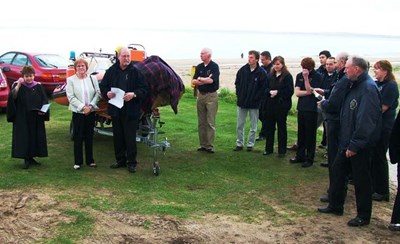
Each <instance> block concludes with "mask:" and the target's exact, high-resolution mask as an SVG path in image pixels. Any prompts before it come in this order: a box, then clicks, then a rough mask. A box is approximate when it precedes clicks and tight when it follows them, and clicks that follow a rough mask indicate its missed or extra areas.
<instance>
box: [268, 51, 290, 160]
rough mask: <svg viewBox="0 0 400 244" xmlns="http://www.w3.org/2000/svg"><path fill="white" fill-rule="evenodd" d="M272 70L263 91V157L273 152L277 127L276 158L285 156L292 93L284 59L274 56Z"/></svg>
mask: <svg viewBox="0 0 400 244" xmlns="http://www.w3.org/2000/svg"><path fill="white" fill-rule="evenodd" d="M272 64H273V68H272V70H271V73H270V74H269V75H268V77H267V82H266V89H265V95H264V96H265V99H266V101H265V105H264V118H263V119H264V123H265V125H266V143H265V151H264V153H263V155H269V154H271V153H273V151H274V135H275V128H276V126H277V127H278V156H279V157H283V156H285V154H286V145H287V125H286V119H287V115H288V112H289V110H290V109H291V107H292V95H293V93H294V87H293V77H292V75H291V74H290V73H289V71H288V69H287V67H286V65H285V59H284V58H283V57H281V56H276V57H275V58H274V59H273V60H272Z"/></svg>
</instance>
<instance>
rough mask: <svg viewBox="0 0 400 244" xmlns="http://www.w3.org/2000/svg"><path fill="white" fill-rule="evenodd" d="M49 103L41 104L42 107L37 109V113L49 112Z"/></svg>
mask: <svg viewBox="0 0 400 244" xmlns="http://www.w3.org/2000/svg"><path fill="white" fill-rule="evenodd" d="M50 105H51V103H47V104H43V106H42V107H41V108H40V109H39V112H42V113H47V111H49V108H50Z"/></svg>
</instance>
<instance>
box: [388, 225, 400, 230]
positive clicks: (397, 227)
mask: <svg viewBox="0 0 400 244" xmlns="http://www.w3.org/2000/svg"><path fill="white" fill-rule="evenodd" d="M388 228H389V230H391V231H400V224H390V225H389V226H388Z"/></svg>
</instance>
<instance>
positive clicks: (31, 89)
mask: <svg viewBox="0 0 400 244" xmlns="http://www.w3.org/2000/svg"><path fill="white" fill-rule="evenodd" d="M21 74H22V76H23V78H20V79H18V80H17V81H16V82H14V84H13V85H12V87H11V92H10V94H9V97H8V105H7V120H8V121H9V122H12V123H13V131H12V152H11V156H12V157H13V158H22V159H24V163H23V165H22V168H23V169H28V168H29V167H30V166H31V165H36V164H39V163H38V162H36V160H35V159H34V157H47V155H48V154H47V139H46V128H45V123H44V122H45V121H48V120H49V118H50V117H49V116H50V114H49V111H48V110H47V109H48V108H46V109H45V108H44V107H43V105H45V104H48V99H47V96H46V93H45V91H44V88H43V86H42V85H41V84H40V83H38V82H36V81H35V80H34V78H35V70H34V69H33V68H32V66H25V67H23V68H22V71H21Z"/></svg>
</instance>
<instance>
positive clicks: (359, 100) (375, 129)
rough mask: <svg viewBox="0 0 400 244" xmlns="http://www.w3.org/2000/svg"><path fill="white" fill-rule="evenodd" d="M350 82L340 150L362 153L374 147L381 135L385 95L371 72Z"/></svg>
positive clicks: (341, 116) (341, 115) (342, 124)
mask: <svg viewBox="0 0 400 244" xmlns="http://www.w3.org/2000/svg"><path fill="white" fill-rule="evenodd" d="M349 82H350V83H349V85H350V88H349V90H348V92H347V94H346V96H345V97H344V100H343V103H342V106H341V111H340V134H339V150H346V149H349V150H351V151H352V152H358V151H360V150H362V149H367V148H369V147H371V146H374V145H375V143H376V142H377V141H378V139H379V138H380V135H381V124H382V104H381V96H380V92H379V90H378V87H377V86H376V84H375V82H374V81H373V80H372V78H371V77H370V76H369V75H368V74H367V72H364V73H363V74H362V75H360V76H359V77H358V79H357V80H356V81H349Z"/></svg>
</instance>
